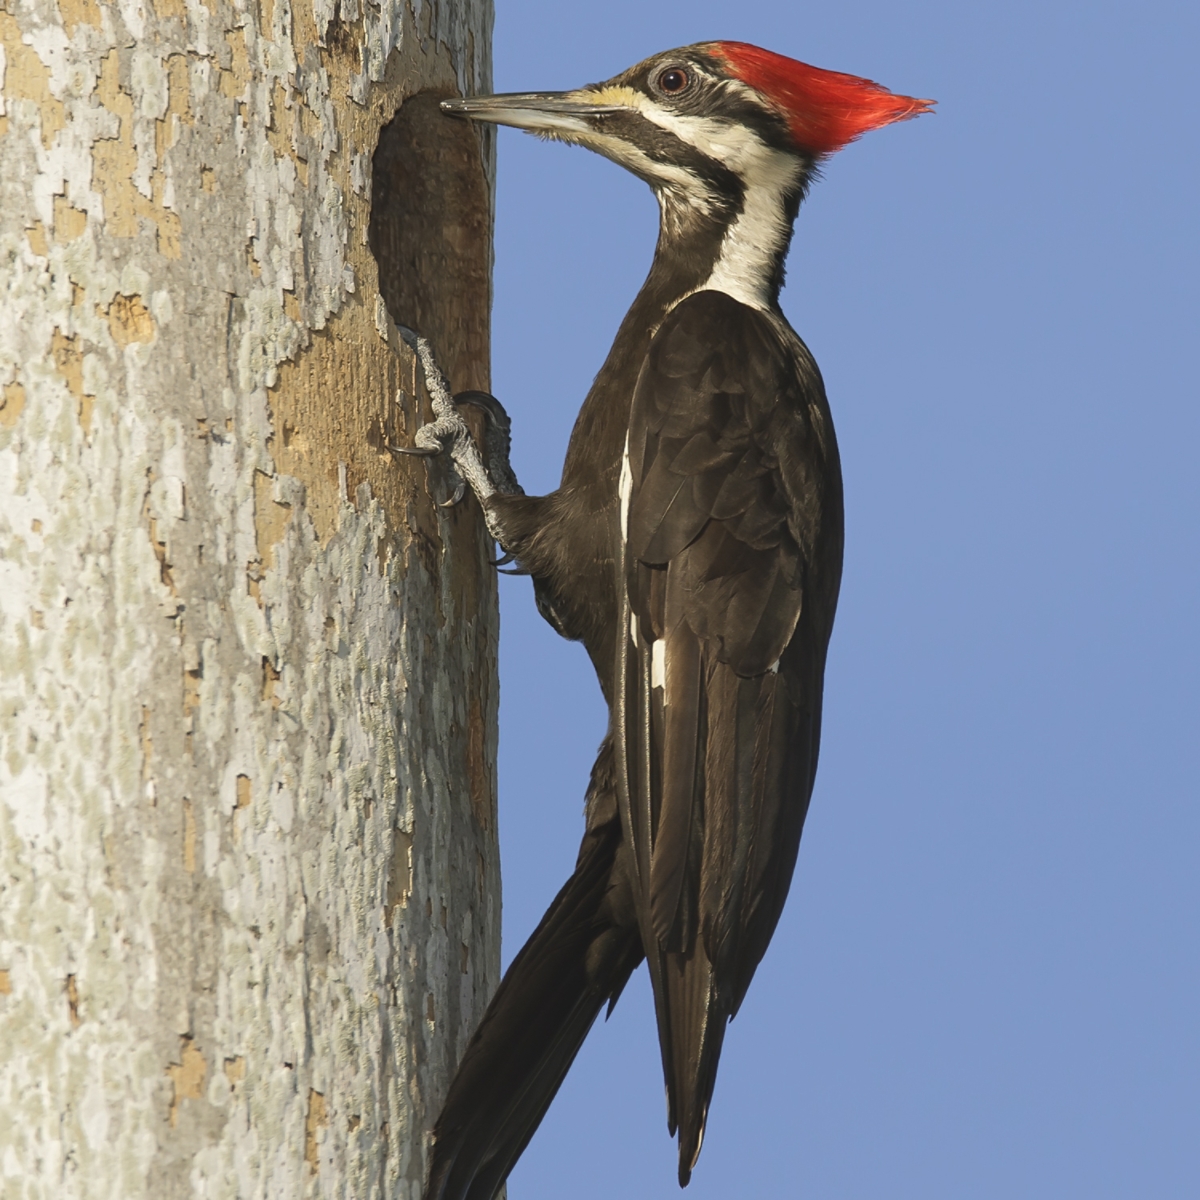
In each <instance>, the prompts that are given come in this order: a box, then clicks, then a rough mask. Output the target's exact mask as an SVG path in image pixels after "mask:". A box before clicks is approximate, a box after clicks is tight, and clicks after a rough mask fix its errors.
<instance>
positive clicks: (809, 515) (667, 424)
mask: <svg viewBox="0 0 1200 1200" xmlns="http://www.w3.org/2000/svg"><path fill="white" fill-rule="evenodd" d="M789 334H790V331H789V330H787V329H786V326H782V324H780V325H776V324H775V323H774V321H773V319H772V318H771V317H769V316H768V315H767V314H765V313H761V312H759V311H757V310H755V309H751V308H749V307H747V306H746V305H743V304H741V303H739V302H738V301H736V300H734V299H732V298H731V297H729V296H727V295H725V294H723V293H720V292H700V293H697V294H696V295H694V296H692V297H690V298H689V299H687V300H685V301H684V302H682V303H681V304H679V305H678V306H677V307H676V308H675V309H673V310H672V312H671V313H670V315H669V316H668V317H667V319H666V320H665V321H664V323H663V325H662V327H661V328H660V329H659V331H658V333H657V334H656V335H655V338H654V341H653V343H652V344H651V348H650V351H649V353H648V355H647V359H646V362H645V365H644V366H643V369H642V372H641V374H640V376H639V380H638V385H637V389H636V392H635V395H634V401H633V410H632V415H631V421H630V433H629V442H628V463H627V466H626V468H625V469H624V471H623V473H622V518H621V524H622V547H621V553H620V554H619V555H618V559H619V562H620V567H619V570H620V572H621V584H622V586H621V589H620V595H621V599H622V603H623V611H622V616H621V627H620V628H621V637H620V638H619V639H618V645H619V650H618V657H617V703H616V711H615V719H614V731H615V733H616V735H617V741H618V755H617V758H618V794H619V795H620V797H621V801H622V809H623V814H622V815H623V819H624V822H625V825H626V828H627V829H628V830H629V831H630V834H631V841H632V844H633V848H634V851H635V854H634V859H635V871H636V883H635V892H636V898H637V907H638V915H639V922H640V925H641V929H642V939H643V943H644V945H645V948H646V950H647V957H648V959H649V962H650V969H651V976H652V979H653V982H654V992H655V1005H656V1009H657V1013H658V1025H659V1040H660V1043H661V1047H662V1054H663V1070H664V1073H665V1075H666V1080H667V1092H668V1103H669V1108H670V1116H669V1120H670V1126H671V1132H672V1133H674V1132H675V1130H676V1128H678V1129H679V1132H680V1146H679V1149H680V1182H681V1183H685V1182H686V1181H687V1178H688V1176H689V1175H690V1172H691V1169H692V1167H693V1166H694V1164H695V1160H696V1157H697V1156H698V1154H699V1151H700V1141H701V1139H702V1137H703V1133H704V1123H705V1119H706V1116H707V1111H708V1104H709V1100H710V1098H711V1096H712V1088H713V1082H714V1080H715V1077H716V1068H717V1060H718V1058H719V1055H720V1049H721V1042H722V1040H723V1037H724V1031H725V1025H726V1022H727V1021H728V1019H729V1018H730V1017H731V1016H732V1015H733V1014H734V1013H735V1012H736V1011H737V1008H738V1006H739V1004H740V1003H741V1001H742V998H743V997H744V995H745V993H746V989H747V987H748V986H749V983H750V980H751V977H752V976H753V974H754V970H755V968H756V967H757V965H758V963H759V961H760V959H761V958H762V955H763V953H764V952H765V950H766V947H767V943H768V941H769V940H770V937H771V934H772V932H773V931H774V928H775V924H776V922H777V920H778V918H779V913H780V911H781V909H782V907H783V902H784V899H785V897H786V895H787V890H788V886H789V884H790V881H791V875H792V868H793V866H794V864H795V858H796V852H797V849H798V846H799V840H800V831H801V828H802V826H803V823H804V816H805V813H806V811H807V807H808V799H809V794H810V792H811V789H812V780H813V775H814V772H815V769H816V760H817V744H818V738H819V731H820V713H821V687H822V678H823V672H824V660H825V647H826V644H827V642H828V637H829V632H830V629H831V627H832V621H833V609H834V606H835V604H836V598H837V585H838V578H839V575H840V564H841V542H842V510H841V481H840V473H839V468H838V460H837V451H836V446H835V443H834V439H833V431H832V426H831V424H830V421H829V413H828V408H827V406H826V403H825V396H824V389H823V387H822V384H821V379H820V375H819V373H818V372H817V369H816V366H815V364H814V363H813V362H812V359H811V358H810V357H809V356H808V353H807V351H806V350H805V349H804V347H803V344H802V343H800V341H799V339H798V338H795V336H794V335H790V336H789Z"/></svg>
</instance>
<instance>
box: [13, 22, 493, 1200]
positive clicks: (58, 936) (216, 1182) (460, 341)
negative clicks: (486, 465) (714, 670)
mask: <svg viewBox="0 0 1200 1200" xmlns="http://www.w3.org/2000/svg"><path fill="white" fill-rule="evenodd" d="M3 2H4V4H5V7H4V9H3V10H2V11H0V83H2V93H0V96H2V106H0V263H2V266H0V271H2V273H3V282H4V286H5V291H4V295H5V300H4V303H3V305H2V306H0V402H2V407H0V713H2V717H0V720H2V726H0V735H2V739H3V740H2V744H0V795H2V798H3V799H2V802H0V1193H2V1194H3V1195H4V1197H5V1198H6V1200H7V1198H9V1197H12V1198H13V1200H17V1198H18V1197H20V1198H25V1197H55V1198H56V1200H57V1198H60V1197H77V1196H78V1197H84V1196H87V1197H98V1198H100V1197H102V1198H104V1200H109V1198H110V1197H122V1200H125V1198H137V1197H154V1198H155V1200H159V1198H172V1197H181V1196H205V1197H239V1198H243V1197H260V1196H261V1197H300V1196H309V1195H312V1196H341V1197H354V1198H355V1200H363V1198H365V1197H374V1196H388V1197H394V1196H411V1197H414V1198H416V1197H419V1195H420V1191H421V1181H422V1179H423V1176H424V1169H425V1151H426V1133H427V1130H428V1127H429V1125H430V1123H431V1120H432V1118H433V1116H434V1115H436V1110H437V1107H438V1105H439V1103H440V1101H441V1098H442V1095H443V1092H444V1089H445V1087H446V1085H447V1084H448V1082H449V1073H450V1071H451V1070H452V1068H453V1066H454V1064H455V1062H456V1061H457V1058H458V1055H459V1053H460V1052H461V1050H462V1048H463V1046H464V1045H465V1041H466V1037H467V1035H468V1033H469V1032H470V1030H471V1028H472V1027H473V1026H474V1024H475V1022H476V1021H477V1020H478V1018H479V1016H480V1015H481V1014H482V1010H483V1006H484V1004H485V1001H486V999H487V997H488V996H489V995H490V993H491V991H492V989H493V988H494V986H495V983H496V980H497V978H498V973H499V972H498V968H499V957H498V950H499V919H500V889H499V869H498V854H497V844H496V824H495V740H496V733H495V722H496V703H497V684H496V678H495V645H496V636H497V616H496V603H495V594H494V584H493V580H492V574H491V571H490V568H489V567H488V566H487V562H486V553H487V549H488V545H487V543H486V539H485V536H484V531H483V528H482V522H481V520H480V519H479V513H478V509H477V508H476V506H475V505H474V502H473V501H471V500H468V501H466V502H465V503H464V504H462V505H461V506H459V507H458V508H455V509H452V510H447V509H441V508H439V507H437V506H436V503H435V501H436V500H438V499H441V498H444V496H445V495H446V494H447V492H448V491H449V485H448V482H447V477H446V472H445V468H444V467H443V466H442V465H441V464H439V463H436V462H435V463H434V464H433V465H432V467H430V468H429V469H428V471H427V468H426V464H425V463H424V462H423V461H421V460H417V459H409V458H399V459H398V458H396V457H395V456H393V455H392V454H391V452H390V451H389V450H388V444H389V443H406V442H409V441H411V439H412V435H413V432H414V430H415V429H416V427H417V425H418V424H419V423H420V421H421V420H422V419H424V414H425V413H426V412H427V404H428V401H427V399H425V398H424V397H423V396H422V397H420V399H419V402H418V399H417V397H418V389H417V387H416V383H415V381H416V378H417V376H416V372H415V366H414V362H413V359H412V356H411V355H410V354H409V352H408V351H407V349H406V348H405V347H403V346H402V344H401V343H400V342H399V341H398V339H397V336H396V331H395V327H394V325H393V318H394V319H395V320H398V321H402V322H404V323H408V324H413V325H416V326H419V328H420V330H421V332H422V333H424V334H426V335H427V336H428V337H429V338H430V340H431V341H432V342H433V345H434V347H435V350H436V351H437V353H438V354H439V356H440V358H441V360H442V364H443V366H444V367H445V368H447V369H448V374H449V375H450V378H451V383H452V385H453V386H454V387H455V388H456V389H460V390H461V389H464V388H472V387H480V388H486V387H487V385H488V378H487V356H488V345H487V320H488V306H489V272H490V261H491V259H490V256H491V243H490V237H491V225H490V207H491V180H492V171H491V161H492V160H491V149H490V143H481V142H480V140H479V135H478V134H477V133H476V132H475V130H473V129H472V128H471V127H469V126H468V125H466V124H461V123H456V122H451V121H447V120H443V119H442V118H440V117H439V116H438V114H437V109H436V103H435V99H434V98H435V97H436V96H438V95H446V94H450V93H453V92H459V91H478V90H484V89H486V88H487V87H488V84H489V79H488V74H489V40H490V31H491V3H490V0H440V2H434V3H431V2H430V0H412V4H411V7H410V6H409V4H406V3H404V2H403V0H371V2H369V3H366V2H364V0H341V2H340V6H339V4H338V3H336V2H335V0H256V2H254V3H250V4H246V3H245V2H244V0H234V3H232V4H231V3H228V2H227V0H116V2H109V0H58V3H57V5H56V4H55V3H53V2H52V0H3ZM410 98H412V99H410ZM402 105H403V107H402ZM397 114H399V115H397ZM393 118H394V119H393ZM377 260H378V266H377ZM381 280H382V288H381Z"/></svg>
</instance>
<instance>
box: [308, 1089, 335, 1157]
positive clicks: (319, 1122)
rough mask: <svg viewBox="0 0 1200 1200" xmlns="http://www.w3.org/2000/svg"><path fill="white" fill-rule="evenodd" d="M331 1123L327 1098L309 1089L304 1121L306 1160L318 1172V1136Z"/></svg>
mask: <svg viewBox="0 0 1200 1200" xmlns="http://www.w3.org/2000/svg"><path fill="white" fill-rule="evenodd" d="M328 1123H329V1113H328V1110H327V1109H326V1107H325V1097H324V1096H323V1095H321V1093H320V1092H318V1091H314V1090H313V1089H311V1088H310V1089H309V1092H308V1116H307V1117H306V1118H305V1121H304V1159H305V1161H306V1162H307V1163H308V1165H309V1168H310V1169H311V1170H312V1171H313V1172H316V1170H317V1169H318V1167H319V1166H320V1159H319V1157H318V1155H319V1154H320V1149H319V1147H318V1144H317V1142H318V1137H317V1135H318V1134H319V1133H320V1131H321V1130H322V1129H323V1128H324V1127H325V1126H326V1125H327V1124H328Z"/></svg>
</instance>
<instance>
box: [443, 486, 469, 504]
mask: <svg viewBox="0 0 1200 1200" xmlns="http://www.w3.org/2000/svg"><path fill="white" fill-rule="evenodd" d="M466 494H467V485H466V484H465V483H464V482H463V481H462V480H461V479H460V480H459V481H458V487H456V488H455V489H454V495H453V496H451V497H450V499H449V500H443V501H442V503H441V505H440V506H439V507H441V508H453V507H454V506H455V505H456V504H461V503H462V498H463V497H464V496H465V495H466Z"/></svg>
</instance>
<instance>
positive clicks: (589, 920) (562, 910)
mask: <svg viewBox="0 0 1200 1200" xmlns="http://www.w3.org/2000/svg"><path fill="white" fill-rule="evenodd" d="M619 842H620V826H619V824H618V822H616V821H615V820H614V821H613V822H611V824H610V825H608V826H606V827H603V828H601V829H598V830H593V831H590V832H589V834H588V836H587V837H586V838H585V840H584V845H583V849H582V851H581V852H580V857H579V862H578V864H577V866H576V869H575V873H574V874H573V875H572V876H571V878H570V879H569V880H568V881H567V883H566V884H565V885H564V887H563V889H562V890H561V891H560V892H559V894H558V896H557V897H555V900H554V903H553V904H551V906H550V908H549V910H548V911H547V912H546V915H545V916H544V917H543V918H542V921H541V924H539V925H538V927H537V929H536V930H534V932H533V935H532V936H531V937H530V938H529V941H528V942H526V944H525V946H524V947H523V949H522V950H521V952H520V954H518V955H517V957H516V958H515V959H514V960H513V962H512V964H511V966H510V967H509V968H508V971H507V972H506V973H505V976H504V979H503V980H502V982H501V984H500V987H499V988H498V989H497V991H496V994H495V996H494V997H493V998H492V1002H491V1004H490V1005H489V1006H488V1010H487V1012H486V1013H485V1014H484V1018H483V1021H482V1022H481V1023H480V1025H479V1028H478V1029H477V1030H476V1031H475V1034H474V1036H473V1037H472V1038H471V1041H470V1044H469V1045H468V1046H467V1050H466V1053H465V1054H464V1055H463V1059H462V1062H461V1063H460V1064H459V1067H458V1071H457V1073H456V1074H455V1077H454V1080H453V1082H452V1083H451V1085H450V1092H449V1095H448V1096H447V1098H446V1103H445V1105H444V1106H443V1108H442V1112H441V1115H440V1116H439V1117H438V1121H437V1125H436V1126H435V1128H434V1145H433V1156H432V1163H431V1166H430V1173H429V1182H428V1184H427V1185H426V1190H425V1200H492V1198H493V1196H494V1195H495V1193H496V1192H497V1191H498V1190H499V1188H500V1186H501V1184H503V1182H504V1180H505V1179H506V1178H507V1177H508V1173H509V1171H510V1170H512V1167H513V1165H514V1164H515V1163H516V1161H517V1159H518V1158H519V1157H520V1155H521V1152H522V1151H523V1150H524V1149H525V1147H526V1145H527V1144H528V1143H529V1139H530V1138H531V1137H532V1136H533V1134H534V1132H535V1131H536V1130H537V1127H538V1125H539V1124H540V1123H541V1120H542V1117H543V1116H545V1113H546V1109H547V1108H549V1106H550V1102H551V1101H552V1100H553V1099H554V1096H555V1094H556V1093H557V1092H558V1089H559V1087H560V1085H561V1084H562V1081H563V1078H564V1077H565V1076H566V1073H567V1070H568V1069H569V1067H570V1066H571V1063H572V1062H574V1060H575V1056H576V1055H577V1054H578V1053H579V1048H580V1046H582V1044H583V1040H584V1038H585V1037H586V1036H587V1033H588V1030H589V1029H590V1028H591V1027H592V1023H593V1022H594V1021H595V1019H596V1016H597V1015H598V1014H599V1012H600V1009H601V1008H603V1007H604V1004H605V1002H606V1001H610V1002H615V998H616V996H617V995H619V994H620V992H621V989H622V988H623V987H624V986H625V983H626V981H627V980H628V978H629V976H630V974H632V972H633V970H634V968H635V967H636V966H637V965H638V963H639V962H640V961H641V959H642V949H641V939H640V938H639V936H638V933H637V929H636V928H635V927H630V928H625V927H622V926H620V925H618V924H616V923H615V922H614V920H613V918H612V915H611V905H610V904H609V902H608V892H609V889H610V887H611V885H612V876H613V873H614V867H615V863H616V850H617V846H618V845H619Z"/></svg>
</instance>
